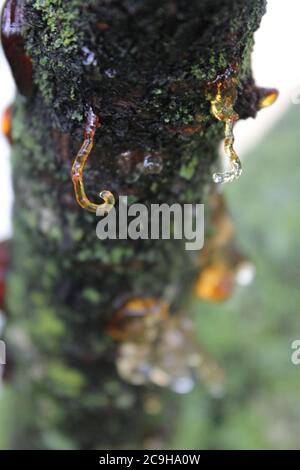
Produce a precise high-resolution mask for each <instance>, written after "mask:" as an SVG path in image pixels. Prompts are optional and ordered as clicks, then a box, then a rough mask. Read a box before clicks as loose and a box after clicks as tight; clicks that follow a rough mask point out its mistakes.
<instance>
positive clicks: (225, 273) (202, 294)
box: [195, 261, 235, 302]
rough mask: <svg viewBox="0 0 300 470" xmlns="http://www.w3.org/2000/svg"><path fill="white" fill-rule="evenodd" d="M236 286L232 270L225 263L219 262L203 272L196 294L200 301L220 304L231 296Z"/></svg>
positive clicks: (207, 267) (197, 282)
mask: <svg viewBox="0 0 300 470" xmlns="http://www.w3.org/2000/svg"><path fill="white" fill-rule="evenodd" d="M234 285H235V278H234V273H233V272H232V270H231V269H229V268H228V267H227V266H226V264H225V263H224V262H221V261H217V262H215V263H213V264H211V265H208V266H206V267H205V268H204V269H203V270H202V271H201V273H200V275H199V277H198V279H197V281H196V284H195V294H196V295H197V297H199V298H200V299H203V300H213V301H216V302H219V301H222V300H226V299H228V298H229V297H230V296H231V294H232V292H233V289H234Z"/></svg>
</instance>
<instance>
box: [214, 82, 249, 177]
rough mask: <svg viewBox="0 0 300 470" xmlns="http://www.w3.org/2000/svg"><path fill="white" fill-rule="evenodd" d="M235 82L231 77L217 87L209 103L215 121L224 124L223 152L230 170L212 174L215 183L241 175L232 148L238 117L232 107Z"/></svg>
mask: <svg viewBox="0 0 300 470" xmlns="http://www.w3.org/2000/svg"><path fill="white" fill-rule="evenodd" d="M236 85H237V80H236V78H235V77H231V78H229V79H227V80H225V81H224V82H219V83H218V85H217V94H216V97H215V99H214V100H212V102H211V112H212V114H213V115H214V117H215V118H216V119H218V120H219V121H222V122H224V123H225V131H224V132H225V139H224V151H225V154H226V155H227V157H228V158H229V160H230V166H231V169H230V170H229V171H225V172H224V173H214V174H213V180H214V182H215V183H228V182H231V181H234V180H235V179H237V178H239V177H240V175H241V173H242V166H241V161H240V159H239V157H238V155H237V153H236V152H235V150H234V148H233V144H234V134H233V127H234V124H235V122H236V121H237V120H238V118H239V116H238V114H237V113H236V112H235V111H234V109H233V105H234V103H235V100H236V96H237V92H236Z"/></svg>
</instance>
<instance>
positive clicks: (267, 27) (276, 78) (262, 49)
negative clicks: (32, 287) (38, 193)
mask: <svg viewBox="0 0 300 470" xmlns="http://www.w3.org/2000/svg"><path fill="white" fill-rule="evenodd" d="M3 3H4V0H0V5H1V8H2V5H3ZM299 23H300V1H299V0H285V1H283V0H269V1H268V10H267V14H266V15H265V17H264V18H263V20H262V24H261V28H260V30H259V31H258V32H257V33H256V36H255V49H254V54H253V66H254V74H255V78H256V81H257V84H258V85H260V86H263V87H270V88H273V87H275V88H278V89H279V91H280V97H279V99H278V101H277V102H276V104H274V105H273V106H272V107H270V108H269V109H265V110H262V111H261V112H260V113H259V114H258V116H257V118H256V119H255V120H253V119H247V120H246V121H241V122H239V123H238V124H237V126H236V131H235V134H236V149H237V151H238V153H239V155H240V157H241V159H242V160H243V157H244V156H245V154H246V152H247V151H249V150H250V149H251V147H253V146H254V145H255V144H257V143H258V142H259V140H260V139H262V138H263V135H264V134H265V132H267V131H268V129H269V128H270V127H271V126H272V125H274V123H275V122H276V120H278V119H279V117H280V116H281V115H282V113H283V112H284V111H285V109H286V108H287V107H288V106H289V105H291V104H292V100H291V96H292V95H293V93H295V90H296V91H297V90H298V89H299V98H300V60H299V50H298V47H299V46H300V26H299ZM14 93H15V89H14V85H13V82H12V78H11V75H10V71H9V68H8V66H7V64H6V62H5V59H4V56H3V52H2V50H0V113H1V115H2V112H3V110H4V109H5V107H6V106H8V105H9V104H10V103H11V102H12V100H13V97H14ZM294 106H296V105H294ZM298 106H300V104H299V105H298ZM257 151H258V152H259V146H258V147H257ZM0 161H1V171H0V191H1V192H0V239H5V238H7V237H9V236H11V231H12V226H11V206H12V199H13V197H12V189H11V177H10V163H9V145H8V144H7V142H6V139H5V138H4V137H3V136H2V135H0ZM242 178H247V174H246V172H244V174H243V175H242ZM229 184H230V183H229ZM231 184H234V183H231Z"/></svg>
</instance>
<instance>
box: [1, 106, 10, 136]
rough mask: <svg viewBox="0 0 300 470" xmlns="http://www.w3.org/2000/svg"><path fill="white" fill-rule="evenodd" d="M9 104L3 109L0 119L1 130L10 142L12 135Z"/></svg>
mask: <svg viewBox="0 0 300 470" xmlns="http://www.w3.org/2000/svg"><path fill="white" fill-rule="evenodd" d="M11 113H12V110H11V106H9V107H8V108H6V109H5V111H4V113H3V115H2V121H1V131H2V132H3V134H4V135H5V137H6V138H7V140H8V142H9V143H10V144H12V135H11Z"/></svg>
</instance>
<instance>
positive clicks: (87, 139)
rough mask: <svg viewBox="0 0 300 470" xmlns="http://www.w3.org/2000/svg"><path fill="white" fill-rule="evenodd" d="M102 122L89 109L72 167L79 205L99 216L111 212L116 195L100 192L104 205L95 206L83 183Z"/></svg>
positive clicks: (105, 191)
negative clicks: (87, 162)
mask: <svg viewBox="0 0 300 470" xmlns="http://www.w3.org/2000/svg"><path fill="white" fill-rule="evenodd" d="M99 125H100V122H99V118H98V116H96V114H95V113H94V112H93V110H92V108H90V109H89V112H88V117H87V123H86V127H85V132H84V142H83V144H82V146H81V148H80V150H79V152H78V153H77V155H76V158H75V160H74V163H73V166H72V181H73V185H74V191H75V196H76V200H77V202H78V204H79V205H80V206H81V207H83V208H84V209H86V210H88V211H90V212H93V213H97V214H98V215H101V214H103V213H104V212H109V211H110V210H111V209H112V207H113V206H114V204H115V198H114V195H113V194H112V193H111V192H110V191H107V190H104V191H101V192H100V194H99V195H100V197H101V198H102V199H103V200H104V203H102V204H95V203H93V202H91V201H90V200H89V198H88V197H87V195H86V192H85V189H84V183H83V169H84V165H85V163H86V160H87V158H88V156H89V155H90V153H91V151H92V149H93V146H94V138H95V133H96V130H97V128H98V127H99Z"/></svg>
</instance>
